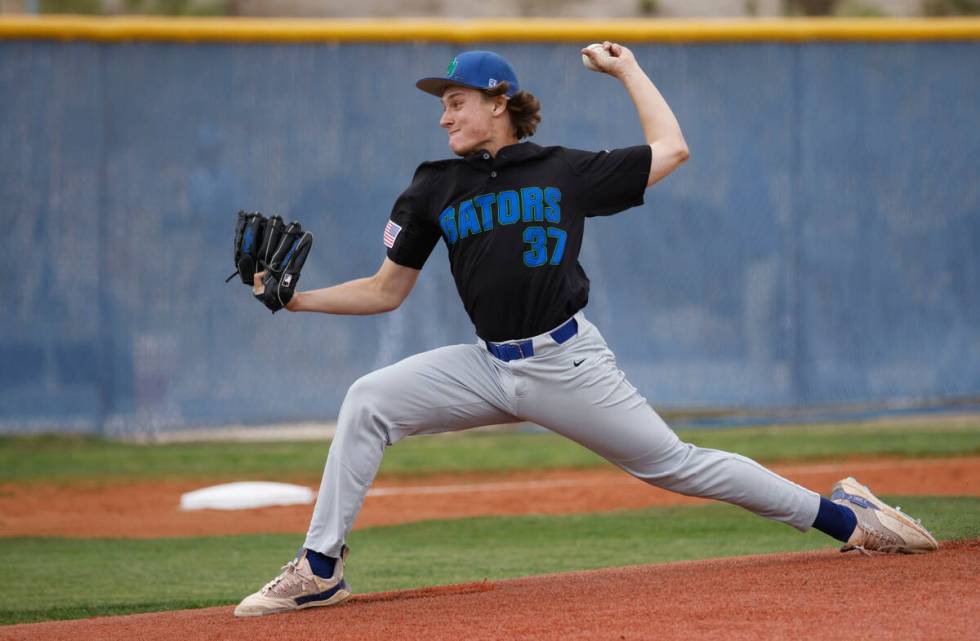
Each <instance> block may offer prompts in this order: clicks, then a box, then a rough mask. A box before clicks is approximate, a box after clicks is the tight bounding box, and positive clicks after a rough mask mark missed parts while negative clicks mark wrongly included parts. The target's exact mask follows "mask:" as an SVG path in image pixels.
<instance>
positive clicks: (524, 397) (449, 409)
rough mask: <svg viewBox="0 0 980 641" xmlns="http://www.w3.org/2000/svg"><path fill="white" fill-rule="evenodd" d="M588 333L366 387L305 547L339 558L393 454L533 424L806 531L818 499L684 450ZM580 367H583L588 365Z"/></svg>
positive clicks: (429, 356)
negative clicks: (396, 448)
mask: <svg viewBox="0 0 980 641" xmlns="http://www.w3.org/2000/svg"><path fill="white" fill-rule="evenodd" d="M575 318H576V320H577V321H578V334H577V335H576V336H573V337H572V338H571V339H569V340H568V341H566V342H565V343H562V344H560V345H559V344H558V343H556V342H555V341H554V340H553V339H552V338H551V337H550V335H549V334H542V335H541V336H537V337H534V338H533V339H532V340H533V342H534V356H532V357H529V358H525V359H521V360H514V361H509V362H504V361H502V360H499V359H497V358H496V357H494V356H493V355H491V354H490V353H489V352H488V351H487V349H486V347H485V346H484V344H483V343H482V341H481V342H479V343H477V344H471V345H452V346H449V347H442V348H439V349H435V350H432V351H430V352H424V353H422V354H417V355H415V356H412V357H409V358H406V359H405V360H403V361H401V362H398V363H395V364H394V365H391V366H389V367H385V368H383V369H380V370H377V371H375V372H372V373H370V374H368V375H366V376H364V377H362V378H360V379H358V380H357V381H356V382H355V383H354V384H353V385H352V386H351V388H350V390H349V391H348V392H347V397H346V398H345V399H344V403H343V405H342V407H341V409H340V416H339V418H338V420H337V435H336V437H335V439H334V441H333V443H332V444H331V446H330V453H329V455H328V456H327V463H326V468H325V469H324V472H323V480H322V481H321V484H320V493H319V495H318V497H317V502H316V508H315V509H314V511H313V519H312V521H311V523H310V529H309V532H308V533H307V535H306V543H305V547H307V548H309V549H312V550H316V551H317V552H321V553H323V554H326V555H329V556H338V555H339V554H340V548H341V546H342V545H343V544H344V541H345V540H346V538H347V535H348V533H349V532H350V530H351V528H352V527H353V525H354V519H355V518H356V517H357V513H358V511H359V510H360V508H361V503H362V502H363V501H364V496H365V494H366V493H367V491H368V488H369V486H370V485H371V482H372V481H373V480H374V476H375V474H376V473H377V471H378V467H379V466H380V465H381V457H382V455H383V454H384V449H385V447H387V446H390V445H393V444H395V443H397V442H398V441H400V440H401V439H403V438H405V437H406V436H412V435H415V434H436V433H440V432H451V431H456V430H465V429H468V428H471V427H478V426H480V425H491V424H498V423H512V422H517V421H531V422H534V423H537V424H538V425H541V426H543V427H546V428H548V429H550V430H552V431H554V432H557V433H558V434H561V435H562V436H565V437H567V438H570V439H572V440H573V441H575V442H577V443H579V444H581V445H583V446H585V447H587V448H589V449H590V450H592V451H593V452H596V453H597V454H599V455H601V456H602V457H604V458H606V459H607V460H608V461H610V462H611V463H613V464H615V465H617V466H619V467H620V468H622V469H623V470H625V471H626V472H629V473H630V474H632V475H633V476H635V477H637V478H639V479H642V480H644V481H646V482H647V483H650V484H651V485H655V486H657V487H661V488H664V489H667V490H671V491H673V492H679V493H681V494H686V495H688V496H697V497H703V498H710V499H717V500H720V501H726V502H728V503H734V504H735V505H740V506H742V507H744V508H745V509H747V510H749V511H751V512H754V513H756V514H758V515H760V516H764V517H766V518H770V519H773V520H776V521H781V522H783V523H787V524H789V525H791V526H793V527H795V528H796V529H798V530H800V531H805V530H807V529H809V528H810V526H811V525H812V524H813V521H814V519H815V518H816V516H817V510H818V508H819V506H820V496H819V495H818V494H816V493H815V492H812V491H810V490H807V489H805V488H803V487H801V486H799V485H797V484H795V483H793V482H791V481H788V480H786V479H784V478H782V477H781V476H779V475H777V474H775V473H773V472H771V471H769V470H767V469H765V468H764V467H762V466H761V465H759V464H758V463H756V462H755V461H752V460H750V459H748V458H745V457H744V456H740V455H738V454H730V453H728V452H721V451H718V450H712V449H706V448H701V447H695V446H694V445H690V444H687V443H683V442H681V440H680V439H678V438H677V435H676V434H674V432H673V431H672V430H671V429H670V428H669V427H668V426H667V424H666V423H664V421H663V419H661V418H660V416H658V415H657V413H656V412H655V411H654V410H653V408H651V407H650V405H649V404H648V403H647V401H646V399H644V398H643V396H641V395H640V394H639V393H638V392H637V391H636V388H634V387H633V386H632V385H630V383H629V382H628V381H627V380H626V375H625V374H623V372H622V371H621V370H620V369H619V368H618V367H617V365H616V358H615V356H614V355H613V353H612V352H611V351H610V350H609V348H608V347H607V346H606V342H605V340H603V338H602V336H601V335H600V334H599V330H598V329H596V327H595V326H594V325H592V323H590V322H589V321H588V320H586V318H585V316H584V315H583V314H582V313H581V312H579V313H578V314H576V316H575ZM580 361H581V363H580V365H579V366H578V367H576V366H575V365H574V363H575V362H580Z"/></svg>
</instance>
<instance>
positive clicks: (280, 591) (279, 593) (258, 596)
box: [235, 546, 351, 617]
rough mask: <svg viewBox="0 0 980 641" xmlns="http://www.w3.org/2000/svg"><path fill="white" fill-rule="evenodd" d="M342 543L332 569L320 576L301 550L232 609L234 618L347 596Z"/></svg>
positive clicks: (332, 601) (336, 600) (333, 602)
mask: <svg viewBox="0 0 980 641" xmlns="http://www.w3.org/2000/svg"><path fill="white" fill-rule="evenodd" d="M346 559H347V546H344V548H343V550H342V551H341V553H340V558H339V559H337V564H336V565H335V566H334V569H333V576H332V577H330V578H329V579H324V578H322V577H319V576H317V575H315V574H313V570H312V569H311V568H310V562H309V561H308V560H307V558H306V550H305V549H304V550H303V551H302V552H301V553H300V555H299V556H298V557H296V558H295V559H293V560H292V561H290V562H289V563H287V564H286V565H284V566H283V568H282V574H280V575H279V576H277V577H276V578H274V579H272V580H271V581H269V582H268V583H266V584H265V586H264V587H263V588H262V589H261V590H259V591H258V592H256V593H255V594H252V595H250V596H247V597H245V599H243V600H242V602H241V603H239V604H238V607H237V608H235V616H236V617H257V616H262V615H264V614H276V613H278V612H289V611H290V610H302V609H304V608H313V607H318V606H323V605H337V604H338V603H343V602H344V601H346V600H347V599H349V598H350V595H351V591H350V588H349V587H348V586H347V582H346V581H344V561H345V560H346Z"/></svg>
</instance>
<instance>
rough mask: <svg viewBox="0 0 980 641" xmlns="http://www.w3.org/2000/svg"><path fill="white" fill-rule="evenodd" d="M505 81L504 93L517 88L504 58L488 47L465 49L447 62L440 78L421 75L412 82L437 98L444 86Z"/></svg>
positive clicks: (474, 86) (489, 84) (477, 86)
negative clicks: (446, 66)
mask: <svg viewBox="0 0 980 641" xmlns="http://www.w3.org/2000/svg"><path fill="white" fill-rule="evenodd" d="M504 80H506V81H507V83H508V85H509V86H508V88H507V97H508V98H510V97H511V96H513V95H514V94H515V93H517V92H518V91H520V87H519V86H518V84H517V74H516V73H514V69H513V67H511V66H510V64H508V63H507V61H506V60H504V59H503V58H501V57H500V56H498V55H497V54H495V53H493V52H492V51H465V52H463V53H461V54H459V55H458V56H456V57H455V58H453V59H452V60H451V61H450V63H449V68H448V69H446V75H445V76H443V77H441V78H422V79H421V80H419V81H418V82H416V83H415V86H416V87H418V88H419V89H421V90H422V91H424V92H426V93H431V94H432V95H433V96H436V97H437V98H441V97H442V92H444V91H445V90H446V87H450V86H459V87H470V88H472V89H480V90H486V89H492V88H493V87H496V86H497V85H498V84H499V83H500V82H502V81H504Z"/></svg>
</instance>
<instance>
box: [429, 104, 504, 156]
mask: <svg viewBox="0 0 980 641" xmlns="http://www.w3.org/2000/svg"><path fill="white" fill-rule="evenodd" d="M439 126H440V127H442V128H444V129H445V130H446V131H447V132H449V148H450V149H452V150H453V153H454V154H456V155H457V156H465V155H466V154H468V153H471V152H473V151H476V150H477V149H480V148H481V147H483V146H484V145H486V144H487V143H488V142H490V140H491V138H492V131H493V102H491V101H489V100H486V99H484V97H483V94H482V93H481V92H479V91H477V90H476V89H470V88H468V87H450V88H448V89H446V91H444V92H443V94H442V118H440V119H439Z"/></svg>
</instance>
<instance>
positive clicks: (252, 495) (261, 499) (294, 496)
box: [180, 481, 314, 510]
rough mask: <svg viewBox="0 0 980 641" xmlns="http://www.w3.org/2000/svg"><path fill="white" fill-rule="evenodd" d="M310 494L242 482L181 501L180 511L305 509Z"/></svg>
mask: <svg viewBox="0 0 980 641" xmlns="http://www.w3.org/2000/svg"><path fill="white" fill-rule="evenodd" d="M313 497H314V495H313V490H311V489H310V488H308V487H303V486H302V485H291V484H289V483H270V482H265V481H243V482H239V483H225V484H223V485H213V486H211V487H205V488H202V489H200V490H194V491H193V492H187V493H186V494H184V495H183V496H181V497H180V509H181V510H249V509H253V508H257V507H271V506H275V505H306V504H309V503H312V502H313Z"/></svg>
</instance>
